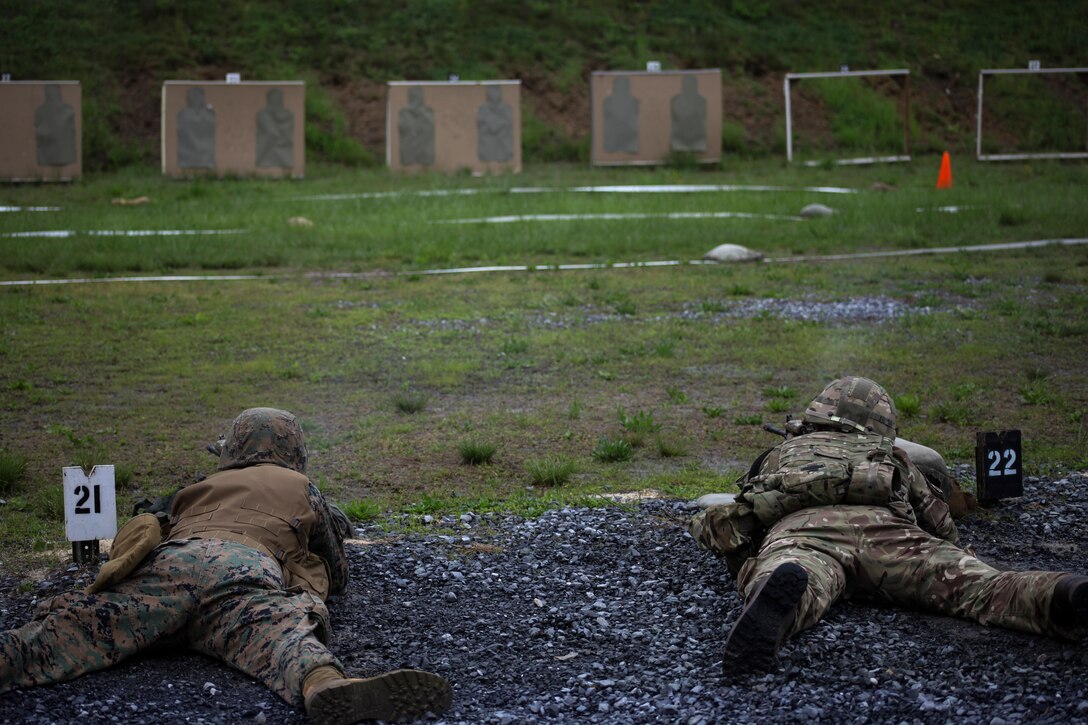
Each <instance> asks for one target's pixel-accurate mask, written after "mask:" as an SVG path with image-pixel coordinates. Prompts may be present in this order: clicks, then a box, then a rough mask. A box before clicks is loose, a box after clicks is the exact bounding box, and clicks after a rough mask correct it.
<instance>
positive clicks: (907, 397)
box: [892, 393, 922, 418]
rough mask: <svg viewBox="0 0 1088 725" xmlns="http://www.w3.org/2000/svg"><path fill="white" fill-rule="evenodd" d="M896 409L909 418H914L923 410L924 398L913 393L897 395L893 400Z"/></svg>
mask: <svg viewBox="0 0 1088 725" xmlns="http://www.w3.org/2000/svg"><path fill="white" fill-rule="evenodd" d="M892 402H894V403H895V409H896V411H897V412H898V413H899V414H900V415H902V416H905V417H907V418H913V417H915V416H916V415H918V414H919V413H921V412H922V399H921V398H920V397H918V396H917V395H913V394H911V393H904V394H903V395H896V396H895V398H894V399H893V401H892Z"/></svg>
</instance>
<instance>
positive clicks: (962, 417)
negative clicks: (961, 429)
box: [933, 400, 974, 426]
mask: <svg viewBox="0 0 1088 725" xmlns="http://www.w3.org/2000/svg"><path fill="white" fill-rule="evenodd" d="M933 417H934V418H936V419H937V420H939V421H940V422H942V423H952V424H953V425H958V426H966V425H970V423H971V421H972V420H973V419H974V415H973V413H972V411H971V406H969V405H967V404H966V403H964V402H963V401H960V400H955V401H943V402H940V403H937V404H936V405H935V406H933Z"/></svg>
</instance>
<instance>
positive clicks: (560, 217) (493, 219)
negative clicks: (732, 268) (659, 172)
mask: <svg viewBox="0 0 1088 725" xmlns="http://www.w3.org/2000/svg"><path fill="white" fill-rule="evenodd" d="M627 219H773V220H776V221H793V222H803V221H804V219H803V218H802V217H799V216H789V215H784V214H751V213H749V212H743V211H680V212H668V213H663V214H642V213H632V214H513V215H509V216H487V217H475V218H472V219H436V220H435V221H433V222H431V223H432V224H513V223H515V222H569V221H623V220H627Z"/></svg>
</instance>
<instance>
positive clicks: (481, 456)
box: [457, 441, 498, 466]
mask: <svg viewBox="0 0 1088 725" xmlns="http://www.w3.org/2000/svg"><path fill="white" fill-rule="evenodd" d="M497 450H498V447H497V446H495V445H494V444H492V443H483V442H480V441H462V442H461V443H459V444H458V445H457V452H458V453H460V454H461V462H462V463H464V464H465V465H466V466H479V465H482V464H484V463H491V459H492V458H494V457H495V451H497Z"/></svg>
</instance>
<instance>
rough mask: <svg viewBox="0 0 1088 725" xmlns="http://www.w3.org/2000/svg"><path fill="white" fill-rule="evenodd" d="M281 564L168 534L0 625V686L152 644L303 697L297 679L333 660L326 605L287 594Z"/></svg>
mask: <svg viewBox="0 0 1088 725" xmlns="http://www.w3.org/2000/svg"><path fill="white" fill-rule="evenodd" d="M282 587H283V575H282V573H281V570H280V566H279V564H278V563H277V562H276V561H275V560H274V559H273V558H271V557H270V556H268V555H266V554H264V553H261V552H259V551H256V550H255V549H251V548H250V547H248V546H244V545H242V544H237V543H234V542H229V541H215V540H200V539H192V540H188V541H170V542H167V543H165V544H162V545H161V546H160V547H159V548H158V549H156V550H155V552H154V553H153V554H152V555H151V556H150V557H149V559H148V561H146V562H145V563H144V564H143V565H142V566H140V567H139V568H138V569H136V571H134V572H133V573H132V574H130V575H129V576H128V577H127V578H126V579H124V580H123V581H121V582H119V583H117V584H114V585H113V586H112V587H110V588H108V589H106V590H104V591H102V592H101V593H99V594H84V593H82V592H68V593H66V594H62V595H60V596H57V597H53V598H52V599H51V600H48V601H46V602H43V603H42V604H41V605H40V606H39V609H38V611H37V612H36V613H35V618H34V620H33V621H31V622H29V623H28V624H25V625H23V626H22V627H20V628H18V629H14V630H10V631H7V632H0V692H5V691H7V690H9V689H12V688H15V687H29V686H32V685H43V684H48V683H53V682H62V681H65V680H70V679H73V678H75V677H78V676H79V675H82V674H85V673H87V672H93V671H95V670H101V669H104V668H106V667H109V666H110V665H113V664H116V663H117V662H120V661H121V660H123V659H125V658H126V657H129V656H131V655H133V654H135V653H137V652H139V651H141V650H144V649H148V648H149V647H151V646H153V645H156V644H168V645H171V646H173V645H177V646H182V647H188V648H189V649H193V650H196V651H197V652H201V653H203V654H206V655H210V656H212V657H215V658H217V659H220V660H223V661H224V662H226V663H228V664H230V665H232V666H234V667H235V668H237V669H239V670H241V671H242V672H244V673H246V674H247V675H250V676H251V677H254V678H256V679H257V680H260V681H261V682H263V683H264V684H265V685H267V686H268V687H269V688H271V689H272V690H273V691H274V692H275V693H276V694H278V695H279V696H280V697H282V698H283V699H284V700H286V701H287V702H289V703H291V704H292V705H294V706H296V707H298V706H301V705H302V681H303V679H304V678H305V676H306V675H307V674H308V673H309V672H310V671H311V670H313V669H314V668H315V667H320V666H322V665H333V666H334V667H337V668H339V669H342V668H341V667H340V663H339V662H338V661H337V659H336V658H335V657H334V656H333V655H332V653H330V652H329V651H328V649H326V647H325V645H324V644H322V640H323V639H324V638H325V635H326V632H327V630H328V616H329V615H328V610H327V609H326V608H325V604H324V603H323V602H322V601H321V600H319V599H317V598H316V597H313V596H311V595H310V594H309V593H307V592H300V593H295V592H286V591H284V590H283V589H282Z"/></svg>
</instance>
